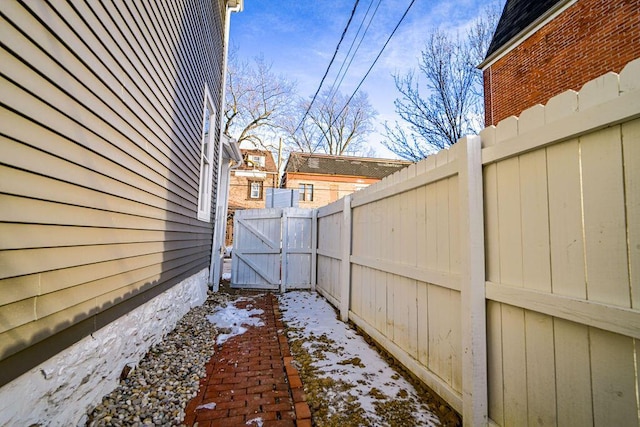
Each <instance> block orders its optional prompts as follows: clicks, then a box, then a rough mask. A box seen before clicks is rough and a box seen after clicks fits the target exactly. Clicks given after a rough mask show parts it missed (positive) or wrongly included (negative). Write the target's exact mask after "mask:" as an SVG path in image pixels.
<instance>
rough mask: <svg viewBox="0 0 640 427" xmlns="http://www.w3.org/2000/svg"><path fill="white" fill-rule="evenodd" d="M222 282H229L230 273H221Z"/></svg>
mask: <svg viewBox="0 0 640 427" xmlns="http://www.w3.org/2000/svg"><path fill="white" fill-rule="evenodd" d="M222 280H231V273H222Z"/></svg>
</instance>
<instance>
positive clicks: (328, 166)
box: [285, 153, 413, 179]
mask: <svg viewBox="0 0 640 427" xmlns="http://www.w3.org/2000/svg"><path fill="white" fill-rule="evenodd" d="M412 163H413V162H408V161H406V160H392V159H375V158H371V157H353V156H330V155H326V154H310V153H291V155H290V156H289V160H288V161H287V165H286V167H285V173H286V172H298V173H313V174H321V175H344V176H358V177H364V178H377V179H382V178H384V177H385V176H387V175H391V174H392V173H394V172H396V171H398V170H400V169H402V168H404V167H406V166H408V165H410V164H412Z"/></svg>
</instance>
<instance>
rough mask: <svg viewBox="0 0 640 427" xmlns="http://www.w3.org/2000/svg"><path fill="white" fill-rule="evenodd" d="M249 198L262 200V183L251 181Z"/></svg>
mask: <svg viewBox="0 0 640 427" xmlns="http://www.w3.org/2000/svg"><path fill="white" fill-rule="evenodd" d="M249 198H250V199H262V181H249Z"/></svg>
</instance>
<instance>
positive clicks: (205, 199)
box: [198, 84, 216, 222]
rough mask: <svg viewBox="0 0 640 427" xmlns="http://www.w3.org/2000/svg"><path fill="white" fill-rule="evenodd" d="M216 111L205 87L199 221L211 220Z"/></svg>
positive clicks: (199, 185)
mask: <svg viewBox="0 0 640 427" xmlns="http://www.w3.org/2000/svg"><path fill="white" fill-rule="evenodd" d="M215 118H216V111H215V110H214V108H213V104H212V103H211V94H210V93H209V88H208V87H207V85H206V84H205V86H204V111H203V113H202V141H201V145H200V182H199V184H198V219H199V220H201V221H207V222H209V221H210V220H211V192H212V186H213V145H214V144H215V135H214V133H215V128H216V126H215Z"/></svg>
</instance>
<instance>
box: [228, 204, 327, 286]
mask: <svg viewBox="0 0 640 427" xmlns="http://www.w3.org/2000/svg"><path fill="white" fill-rule="evenodd" d="M314 215H316V211H315V210H313V209H299V208H282V209H278V208H276V209H247V210H241V211H236V213H235V217H234V227H233V228H234V233H233V252H232V262H231V286H232V287H233V288H249V289H270V290H278V289H279V290H280V291H281V292H284V291H285V290H287V289H312V288H314V287H315V270H316V269H315V259H316V257H315V247H316V233H315V227H314V224H315V221H314V220H313V219H314Z"/></svg>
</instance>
